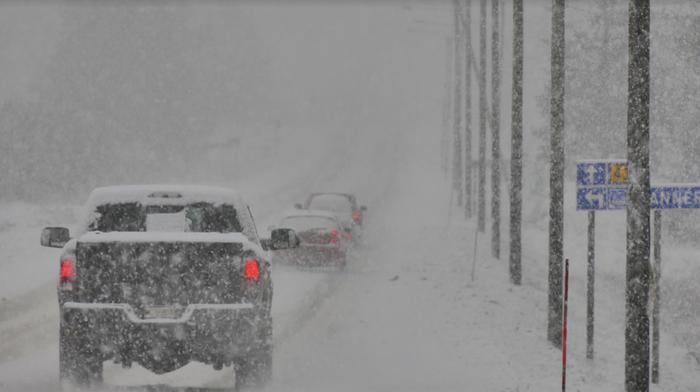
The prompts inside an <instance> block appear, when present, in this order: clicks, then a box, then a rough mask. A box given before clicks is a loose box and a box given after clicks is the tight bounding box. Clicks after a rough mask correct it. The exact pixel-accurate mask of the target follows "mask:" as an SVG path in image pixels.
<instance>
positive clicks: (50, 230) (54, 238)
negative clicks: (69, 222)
mask: <svg viewBox="0 0 700 392" xmlns="http://www.w3.org/2000/svg"><path fill="white" fill-rule="evenodd" d="M68 241H70V231H69V230H68V229H67V228H65V227H44V229H43V230H42V231H41V239H40V241H39V242H40V243H41V246H46V247H49V248H63V245H65V244H66V242H68Z"/></svg>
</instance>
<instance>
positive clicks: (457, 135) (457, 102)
mask: <svg viewBox="0 0 700 392" xmlns="http://www.w3.org/2000/svg"><path fill="white" fill-rule="evenodd" d="M460 12H461V11H460V6H459V0H454V23H455V97H454V111H455V112H454V116H455V117H454V157H453V170H454V172H453V187H454V188H455V191H456V192H457V205H458V206H461V205H462V198H463V192H464V191H463V187H462V76H463V72H464V69H463V67H462V59H463V54H462V49H463V47H464V46H463V45H462V28H461V23H460V22H461V21H460V17H459V16H460V15H459V13H460Z"/></svg>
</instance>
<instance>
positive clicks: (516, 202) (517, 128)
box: [509, 0, 523, 285]
mask: <svg viewBox="0 0 700 392" xmlns="http://www.w3.org/2000/svg"><path fill="white" fill-rule="evenodd" d="M512 105H513V109H512V113H511V118H512V120H511V123H512V124H511V131H512V145H511V149H510V268H509V269H510V281H511V282H512V283H513V284H516V285H519V284H520V283H521V281H522V266H521V261H522V253H521V252H522V240H521V236H522V228H521V227H522V226H521V220H522V215H523V213H522V210H523V199H522V189H523V0H513V103H512Z"/></svg>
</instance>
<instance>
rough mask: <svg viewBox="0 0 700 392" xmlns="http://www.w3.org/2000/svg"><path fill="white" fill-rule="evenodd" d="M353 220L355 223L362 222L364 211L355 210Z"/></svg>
mask: <svg viewBox="0 0 700 392" xmlns="http://www.w3.org/2000/svg"><path fill="white" fill-rule="evenodd" d="M352 220H354V221H355V223H360V221H361V220H362V211H360V210H357V211H353V213H352Z"/></svg>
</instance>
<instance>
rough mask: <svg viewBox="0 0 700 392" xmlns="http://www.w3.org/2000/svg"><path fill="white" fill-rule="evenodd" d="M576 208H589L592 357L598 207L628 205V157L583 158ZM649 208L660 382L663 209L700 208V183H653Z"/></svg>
mask: <svg viewBox="0 0 700 392" xmlns="http://www.w3.org/2000/svg"><path fill="white" fill-rule="evenodd" d="M576 183H577V190H576V209H578V210H583V211H588V284H587V302H588V307H587V324H586V338H587V339H586V343H587V344H586V357H587V358H590V359H592V358H593V353H594V350H593V342H594V305H595V304H594V300H595V295H594V288H595V211H610V210H624V209H625V208H626V206H627V192H628V187H627V184H628V169H627V162H626V161H625V160H621V159H618V160H600V161H580V162H578V163H577V165H576ZM649 202H650V203H649V208H650V209H653V210H655V211H654V222H653V229H654V230H653V235H654V237H653V247H654V268H653V277H654V279H653V289H652V292H651V293H650V294H651V296H652V305H653V307H652V310H651V314H652V320H651V324H652V328H651V332H652V337H651V338H652V341H651V350H650V351H651V352H650V356H651V362H652V363H651V381H652V383H655V384H657V383H658V382H659V362H660V355H659V346H660V342H659V337H660V324H661V319H660V314H661V302H660V301H661V294H660V291H661V229H662V226H661V222H662V221H661V210H665V209H700V184H669V185H652V186H651V187H650V198H649Z"/></svg>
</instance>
